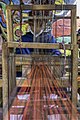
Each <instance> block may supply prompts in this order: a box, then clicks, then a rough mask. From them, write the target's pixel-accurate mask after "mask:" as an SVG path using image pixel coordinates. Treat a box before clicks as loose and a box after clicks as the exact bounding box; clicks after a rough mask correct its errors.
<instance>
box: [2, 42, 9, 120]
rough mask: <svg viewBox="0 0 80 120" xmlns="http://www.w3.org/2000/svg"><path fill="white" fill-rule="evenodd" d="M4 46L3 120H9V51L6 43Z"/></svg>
mask: <svg viewBox="0 0 80 120" xmlns="http://www.w3.org/2000/svg"><path fill="white" fill-rule="evenodd" d="M2 48H3V49H2V68H3V69H2V76H3V79H2V80H3V81H2V86H3V91H2V93H3V120H8V59H7V57H8V51H7V46H6V44H3V45H2Z"/></svg>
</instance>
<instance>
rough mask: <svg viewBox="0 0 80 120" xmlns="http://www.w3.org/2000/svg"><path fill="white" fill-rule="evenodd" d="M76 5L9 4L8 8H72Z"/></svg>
mask: <svg viewBox="0 0 80 120" xmlns="http://www.w3.org/2000/svg"><path fill="white" fill-rule="evenodd" d="M75 7H76V5H49V4H48V5H21V7H20V6H19V5H7V7H6V8H7V9H10V10H20V9H22V10H71V9H74V8H75Z"/></svg>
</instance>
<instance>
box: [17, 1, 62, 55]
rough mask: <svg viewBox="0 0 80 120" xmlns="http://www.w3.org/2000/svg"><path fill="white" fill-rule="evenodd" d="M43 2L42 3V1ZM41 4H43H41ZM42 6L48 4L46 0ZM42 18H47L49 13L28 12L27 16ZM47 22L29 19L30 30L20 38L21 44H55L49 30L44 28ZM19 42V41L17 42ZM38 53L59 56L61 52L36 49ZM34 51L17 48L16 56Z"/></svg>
mask: <svg viewBox="0 0 80 120" xmlns="http://www.w3.org/2000/svg"><path fill="white" fill-rule="evenodd" d="M42 2H43V1H42ZM32 4H34V3H32ZM42 4H43V3H42ZM44 4H49V1H48V0H47V1H46V2H45V3H44ZM40 15H42V16H46V17H47V16H49V11H42V12H41V11H29V16H31V17H33V18H34V16H36V17H39V16H40ZM48 21H49V20H48V19H47V20H43V19H35V20H34V19H29V21H28V22H29V25H30V29H29V32H27V33H26V34H25V35H23V36H21V41H22V42H40V43H57V42H56V39H55V38H54V36H52V35H51V30H49V29H47V28H46V24H47V23H48ZM18 42H19V40H18ZM36 51H38V52H39V53H41V54H42V53H44V54H52V55H61V52H60V51H59V50H58V49H37V50H36ZM33 52H34V49H32V48H17V49H16V54H21V53H22V54H32V53H33Z"/></svg>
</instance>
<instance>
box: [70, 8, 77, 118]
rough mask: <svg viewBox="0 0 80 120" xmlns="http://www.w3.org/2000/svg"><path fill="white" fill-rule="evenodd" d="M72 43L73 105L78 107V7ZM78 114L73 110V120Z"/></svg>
mask: <svg viewBox="0 0 80 120" xmlns="http://www.w3.org/2000/svg"><path fill="white" fill-rule="evenodd" d="M71 42H72V45H73V50H72V104H73V105H74V107H75V108H76V107H77V76H78V45H77V40H76V6H75V8H74V9H72V10H71ZM75 114H76V113H75V112H74V109H72V118H71V119H72V120H73V117H74V116H77V115H75Z"/></svg>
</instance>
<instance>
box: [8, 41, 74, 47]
mask: <svg viewBox="0 0 80 120" xmlns="http://www.w3.org/2000/svg"><path fill="white" fill-rule="evenodd" d="M7 44H8V47H9V48H39V49H41V48H42V49H53V48H54V49H60V48H61V46H60V44H59V43H33V42H20V43H19V42H7ZM65 49H72V45H70V44H66V45H65Z"/></svg>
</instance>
